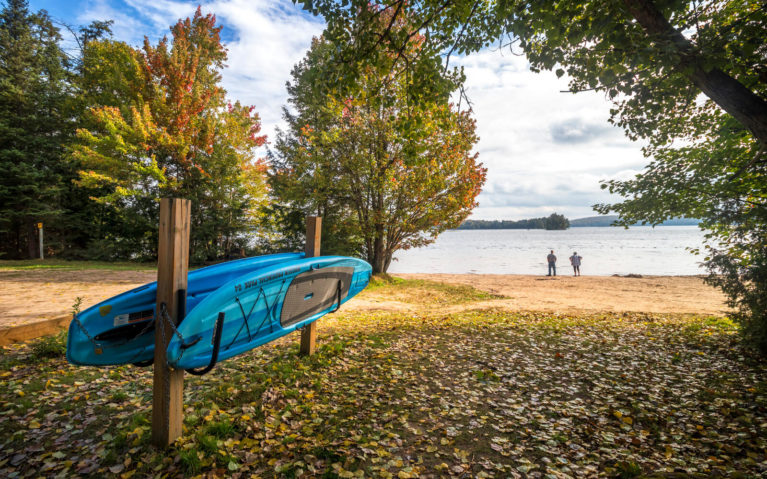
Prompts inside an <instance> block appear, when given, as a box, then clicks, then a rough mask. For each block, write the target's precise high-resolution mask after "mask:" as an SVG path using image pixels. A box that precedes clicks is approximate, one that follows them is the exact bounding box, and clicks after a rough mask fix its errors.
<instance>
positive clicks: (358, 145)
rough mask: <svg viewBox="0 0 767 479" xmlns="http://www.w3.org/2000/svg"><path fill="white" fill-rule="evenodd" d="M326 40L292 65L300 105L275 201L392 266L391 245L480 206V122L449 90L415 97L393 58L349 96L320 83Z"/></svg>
mask: <svg viewBox="0 0 767 479" xmlns="http://www.w3.org/2000/svg"><path fill="white" fill-rule="evenodd" d="M328 46H329V44H328V43H327V42H325V41H324V40H322V39H319V40H316V41H315V42H314V44H313V47H312V50H311V51H310V52H309V53H308V54H307V57H306V58H305V60H304V61H303V62H302V63H300V64H299V65H297V66H296V68H295V69H294V71H293V82H292V83H291V84H290V85H289V88H288V90H289V93H290V94H291V103H292V104H293V106H294V107H295V109H296V111H297V112H298V113H297V114H293V113H290V112H287V111H286V120H287V121H288V124H289V129H288V130H287V131H286V132H283V133H281V134H280V135H279V136H278V139H277V151H278V157H277V158H276V159H275V161H274V174H273V176H272V184H273V185H274V190H275V193H276V194H277V196H278V200H280V201H282V202H283V203H284V204H287V205H290V207H292V208H294V209H295V208H299V209H301V210H302V211H304V212H306V213H315V214H320V215H322V216H323V217H324V218H326V219H327V220H329V222H330V223H331V225H330V226H329V227H330V228H335V229H336V231H338V233H339V234H341V235H343V236H344V237H346V238H349V240H348V242H347V243H346V244H340V245H338V247H339V250H340V251H339V252H347V253H349V252H355V251H349V250H356V252H357V253H359V254H362V255H363V256H364V257H366V259H367V260H368V262H369V263H371V265H372V266H373V270H374V271H375V272H385V271H386V270H387V269H388V267H389V265H390V264H391V261H392V255H393V254H394V252H396V251H397V250H400V249H408V248H412V247H417V246H422V245H425V244H428V243H430V242H432V241H434V239H435V238H436V237H437V235H438V234H439V233H441V232H442V231H444V230H446V229H448V228H453V227H457V226H458V225H459V224H460V223H461V222H462V221H463V220H464V219H465V218H466V217H467V216H468V215H469V214H470V212H471V210H472V209H473V208H474V207H475V206H476V205H477V203H476V197H477V195H478V194H479V193H480V191H481V187H482V185H483V184H484V181H485V171H486V170H485V169H484V168H483V167H482V164H481V163H479V162H478V160H477V158H478V155H477V153H475V152H473V151H472V149H473V147H474V145H475V144H476V142H477V140H478V138H477V136H476V124H475V122H474V120H473V119H472V118H471V116H470V114H469V113H468V112H465V111H464V112H460V111H458V110H457V109H456V108H455V107H454V106H453V105H452V104H450V103H448V101H447V99H446V98H445V97H443V98H439V97H436V98H435V97H431V98H427V99H422V98H419V99H416V98H413V96H412V95H411V93H412V92H411V91H410V90H409V88H408V87H409V85H408V83H407V81H406V80H404V78H403V77H401V76H397V75H396V74H395V73H394V71H395V70H397V68H399V67H400V66H401V65H400V61H399V60H397V59H396V58H392V57H387V58H386V60H385V61H382V62H379V63H370V64H369V65H367V67H366V68H364V70H363V71H362V72H361V74H360V75H359V77H358V80H357V82H356V84H355V85H354V87H353V88H351V89H349V90H347V91H344V92H343V94H339V93H338V92H333V91H330V92H328V91H327V90H324V89H323V88H322V87H317V80H318V78H321V77H323V76H324V75H323V74H322V72H323V71H324V70H325V69H326V68H328V65H329V62H332V61H333V60H332V59H331V55H332V51H331V50H330V49H329V48H328ZM417 49H418V42H415V43H414V45H413V50H414V51H417ZM411 54H412V52H411ZM294 216H299V215H294Z"/></svg>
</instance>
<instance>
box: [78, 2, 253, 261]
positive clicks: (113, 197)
mask: <svg viewBox="0 0 767 479" xmlns="http://www.w3.org/2000/svg"><path fill="white" fill-rule="evenodd" d="M220 30H221V27H220V26H216V19H215V16H213V15H203V14H202V13H201V11H200V9H199V8H198V10H197V12H196V13H195V15H194V17H193V18H191V19H189V18H187V19H186V20H182V21H179V22H178V23H177V24H176V25H174V26H173V27H172V28H171V32H172V39H171V40H169V39H168V38H167V37H166V38H163V39H162V40H160V42H159V43H158V44H157V45H152V44H151V43H150V42H149V40H148V39H145V40H144V46H143V48H142V49H133V48H131V47H129V46H128V45H125V44H122V43H120V42H113V41H109V40H102V41H94V42H91V43H90V44H88V45H87V47H86V52H85V62H84V63H85V65H86V67H88V66H94V65H102V64H104V63H106V64H107V65H109V66H110V70H111V71H112V72H113V73H112V78H110V76H108V75H104V72H103V70H101V71H98V72H97V73H98V77H96V78H94V79H93V80H92V83H95V86H97V87H98V86H99V85H100V84H103V83H104V82H105V81H106V82H107V83H109V82H110V81H113V82H115V83H118V84H119V85H120V88H119V89H118V90H117V91H118V92H119V93H118V94H117V95H116V96H112V97H110V96H109V95H106V96H105V95H104V94H103V91H104V89H99V88H95V89H93V90H91V92H92V93H90V92H86V96H88V95H90V94H92V95H93V97H92V98H90V99H89V100H90V101H91V102H92V106H91V108H90V124H89V125H88V127H87V128H81V129H80V130H78V133H77V138H78V141H77V142H76V143H75V144H74V145H73V147H72V156H73V158H74V159H75V160H76V161H78V162H79V163H80V165H81V166H82V169H81V171H80V180H79V181H80V184H81V185H82V186H83V187H85V188H90V189H92V190H93V191H94V192H95V193H94V195H93V197H94V199H95V200H97V201H99V202H102V203H103V204H104V205H105V207H108V208H112V209H116V210H118V211H122V212H126V211H127V210H131V209H133V210H135V209H136V208H140V210H141V211H140V212H136V213H138V214H140V215H141V216H147V215H149V217H150V218H151V217H153V215H154V214H156V213H155V212H156V200H157V199H158V198H159V197H161V196H176V197H185V198H190V199H192V200H193V212H192V216H193V218H192V222H193V229H192V231H193V233H192V234H193V238H192V253H193V255H197V256H198V258H197V259H201V260H204V259H213V258H216V257H218V256H220V255H221V254H222V253H223V254H224V255H226V256H228V255H230V254H233V253H234V252H236V251H238V250H239V249H241V248H242V246H243V241H244V239H243V238H239V239H237V238H236V236H237V235H238V234H241V233H242V232H243V231H244V230H246V229H247V227H248V224H252V223H253V220H254V214H255V213H254V212H255V211H256V210H257V205H258V204H259V203H260V202H261V201H263V199H264V197H265V193H266V183H265V166H264V164H263V162H261V161H260V160H258V159H257V158H255V157H254V148H256V147H259V146H261V145H263V144H264V143H265V140H266V137H265V136H263V135H259V131H260V128H261V124H260V121H259V118H258V115H257V114H255V113H254V111H253V108H252V107H248V106H243V105H241V104H239V103H231V102H227V100H226V91H225V90H224V89H223V88H222V87H221V85H220V83H221V70H222V68H223V67H224V61H225V60H226V49H225V48H224V46H223V45H222V44H221V39H220V36H219V34H220ZM113 52H115V53H119V54H117V55H112V54H111V53H113ZM87 73H88V70H87V69H86V81H88V76H87ZM115 76H116V77H117V78H116V79H114V78H113V77H115ZM105 77H106V78H105ZM123 79H127V81H122V80H123ZM144 227H145V228H147V229H149V231H150V232H153V231H154V228H155V227H156V226H154V225H153V223H152V222H151V221H148V222H147V224H146V225H145V226H144ZM102 233H103V234H104V236H106V237H109V236H110V235H111V234H112V233H113V232H112V231H103V232H102ZM142 238H143V237H142ZM111 239H112V240H116V239H117V238H111ZM152 240H153V235H149V236H148V240H147V241H145V244H140V245H134V246H133V247H134V248H136V247H138V249H139V250H140V251H141V252H142V254H145V255H146V256H151V255H152V252H153V248H154V246H153V245H154V243H155V242H153V241H152Z"/></svg>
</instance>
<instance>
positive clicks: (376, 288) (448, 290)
mask: <svg viewBox="0 0 767 479" xmlns="http://www.w3.org/2000/svg"><path fill="white" fill-rule="evenodd" d="M366 291H369V292H370V293H372V294H374V295H376V296H386V297H387V298H388V299H394V300H397V301H402V302H406V303H420V304H424V305H426V304H460V303H467V302H472V301H485V300H490V299H502V298H505V296H503V295H499V294H494V293H490V292H487V291H481V290H479V289H476V288H473V287H471V286H467V285H456V284H448V283H440V282H437V281H429V280H423V279H403V278H397V277H395V276H391V275H388V274H383V275H376V276H373V278H371V280H370V284H369V285H368V287H367V288H366Z"/></svg>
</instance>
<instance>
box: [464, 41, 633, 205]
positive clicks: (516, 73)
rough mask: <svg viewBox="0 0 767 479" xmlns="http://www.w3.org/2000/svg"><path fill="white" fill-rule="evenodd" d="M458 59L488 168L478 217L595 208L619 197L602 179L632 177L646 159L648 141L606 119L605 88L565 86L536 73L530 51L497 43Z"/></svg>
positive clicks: (563, 81)
mask: <svg viewBox="0 0 767 479" xmlns="http://www.w3.org/2000/svg"><path fill="white" fill-rule="evenodd" d="M453 63H454V64H456V65H459V66H463V67H464V69H465V73H466V77H467V80H466V89H467V91H468V95H469V98H470V99H471V100H472V103H473V109H474V115H475V117H476V118H477V128H478V133H479V136H480V141H479V144H478V146H477V151H479V153H480V160H481V161H482V162H483V163H484V165H485V166H486V167H487V168H488V173H487V184H486V187H485V190H484V191H483V193H482V194H481V195H480V196H479V207H478V208H477V209H476V210H475V211H474V213H473V215H472V217H473V218H475V219H520V218H526V217H533V216H541V215H543V214H550V213H552V212H554V211H556V212H559V213H563V214H565V215H566V216H568V217H571V218H575V217H579V216H591V215H594V214H595V213H594V212H593V210H591V208H590V205H592V204H595V203H600V202H610V201H615V200H617V199H618V198H616V197H614V196H610V195H609V194H608V193H606V192H605V191H603V190H602V189H601V188H600V187H599V182H600V180H606V179H611V178H614V177H616V175H617V174H618V173H619V172H622V173H621V177H622V178H624V179H625V178H628V177H630V176H633V174H635V173H636V172H637V171H638V170H639V169H641V167H642V166H643V165H644V164H645V163H646V159H645V158H643V156H642V153H641V151H640V146H641V145H639V144H637V143H633V142H631V141H629V140H628V139H627V138H626V137H625V136H624V135H623V132H622V130H620V129H618V128H615V127H613V126H612V125H610V124H609V123H608V122H607V119H608V118H609V110H610V106H611V103H610V102H608V101H607V100H606V99H605V98H604V96H603V95H602V94H599V93H594V92H586V93H578V94H572V93H562V92H561V91H563V90H567V89H568V86H567V80H566V79H565V78H562V79H558V78H557V77H556V75H554V73H552V72H542V73H532V72H530V71H529V69H528V65H527V61H526V59H525V58H524V57H517V56H513V55H509V54H506V55H502V54H501V53H499V52H497V51H483V52H480V53H477V54H474V55H470V56H468V57H464V58H459V59H457V60H454V61H453ZM627 170H629V171H632V172H633V173H632V174H631V175H630V176H629V175H627V174H626V173H625V172H626V171H627Z"/></svg>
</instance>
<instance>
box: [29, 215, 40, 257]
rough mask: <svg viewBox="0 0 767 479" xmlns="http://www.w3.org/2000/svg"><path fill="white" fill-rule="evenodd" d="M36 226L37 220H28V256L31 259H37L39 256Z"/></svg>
mask: <svg viewBox="0 0 767 479" xmlns="http://www.w3.org/2000/svg"><path fill="white" fill-rule="evenodd" d="M36 229H37V228H36V227H35V222H34V221H32V220H27V256H28V257H29V259H35V258H38V257H39V253H38V251H37V234H35V233H36Z"/></svg>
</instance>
